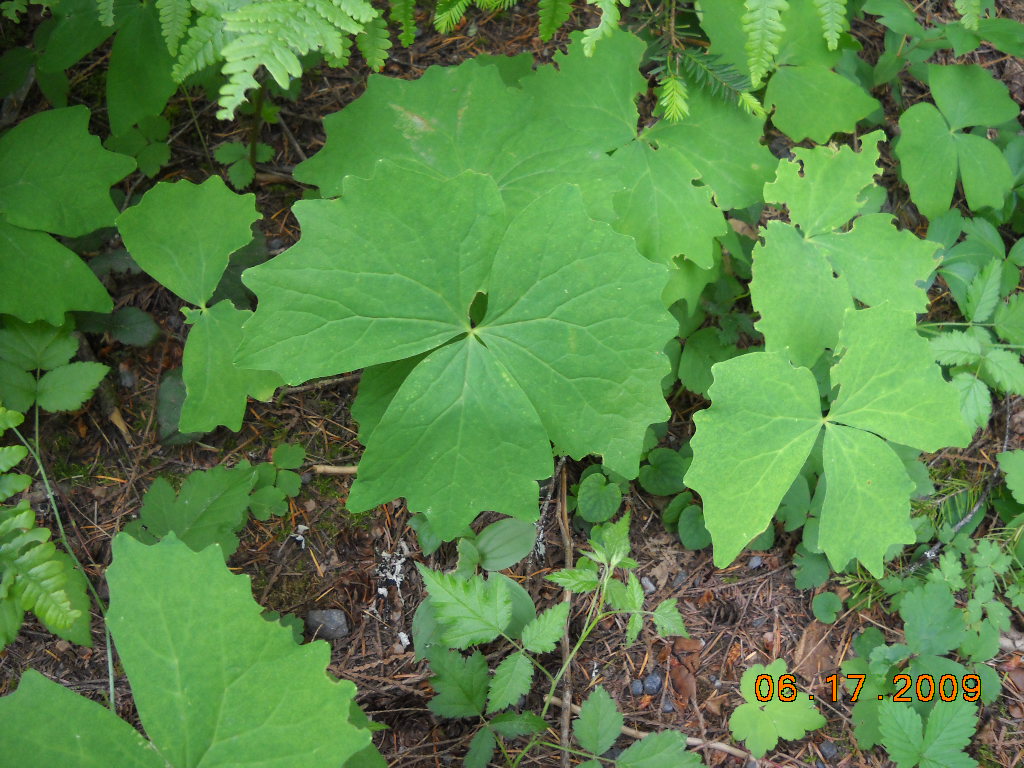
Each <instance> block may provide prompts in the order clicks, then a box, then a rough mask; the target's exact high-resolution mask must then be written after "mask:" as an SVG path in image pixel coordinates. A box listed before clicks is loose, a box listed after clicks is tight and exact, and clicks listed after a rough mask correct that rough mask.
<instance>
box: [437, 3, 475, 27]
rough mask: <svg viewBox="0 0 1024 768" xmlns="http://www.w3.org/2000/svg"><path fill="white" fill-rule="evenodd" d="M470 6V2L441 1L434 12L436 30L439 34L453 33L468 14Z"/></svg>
mask: <svg viewBox="0 0 1024 768" xmlns="http://www.w3.org/2000/svg"><path fill="white" fill-rule="evenodd" d="M469 4H470V0H439V2H438V4H437V9H436V10H435V11H434V28H435V29H436V30H437V31H438V32H451V31H452V30H453V29H455V27H457V26H458V24H459V22H460V21H461V20H462V17H463V16H464V15H465V14H466V9H467V8H469Z"/></svg>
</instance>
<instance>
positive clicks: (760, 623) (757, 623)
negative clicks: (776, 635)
mask: <svg viewBox="0 0 1024 768" xmlns="http://www.w3.org/2000/svg"><path fill="white" fill-rule="evenodd" d="M766 621H768V617H767V616H758V617H757V618H756V619H754V620H753V621H751V622H750V625H751V626H753V627H763V626H764V623H765V622H766Z"/></svg>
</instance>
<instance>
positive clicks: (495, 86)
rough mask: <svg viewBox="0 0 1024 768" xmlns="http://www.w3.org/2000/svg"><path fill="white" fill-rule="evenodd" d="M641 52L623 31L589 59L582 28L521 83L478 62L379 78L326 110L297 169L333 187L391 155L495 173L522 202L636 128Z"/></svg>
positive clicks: (573, 174) (510, 198) (583, 168)
mask: <svg viewBox="0 0 1024 768" xmlns="http://www.w3.org/2000/svg"><path fill="white" fill-rule="evenodd" d="M642 52H643V44H642V43H640V41H639V40H637V38H635V37H633V36H632V35H627V34H625V33H620V34H616V35H612V36H611V37H610V38H609V39H608V40H606V41H604V44H603V45H601V46H599V47H598V49H597V52H596V53H595V55H594V56H593V57H589V58H588V57H586V56H583V54H582V50H581V48H580V44H579V40H578V35H577V40H576V42H575V43H574V45H573V46H572V51H571V53H570V55H569V56H558V57H557V59H556V60H557V62H558V65H559V67H558V69H555V68H554V67H553V66H545V67H541V68H539V69H538V70H537V72H535V73H532V74H531V75H529V76H524V77H522V78H521V79H520V80H519V83H518V87H508V86H507V85H506V83H505V81H504V80H503V79H502V73H501V70H500V69H499V68H498V67H496V66H490V65H483V66H482V65H481V64H480V63H478V62H474V61H469V62H466V63H464V64H462V65H460V66H458V67H448V68H444V67H431V68H430V69H428V70H427V72H426V73H424V75H423V77H421V78H419V79H418V80H416V81H408V80H399V79H395V78H387V77H371V78H370V82H369V85H368V87H367V90H366V93H365V95H364V96H362V97H361V98H359V99H357V100H356V101H355V102H353V103H352V105H350V106H349V107H347V108H346V109H344V110H342V111H341V112H337V113H334V114H333V115H329V116H327V117H326V118H325V119H324V127H325V129H326V131H327V142H326V144H325V146H324V149H322V150H321V151H320V152H318V153H317V154H316V155H315V156H314V157H313V158H311V159H310V160H308V161H307V162H305V163H303V164H302V165H300V166H299V167H298V168H297V169H296V177H297V178H299V179H300V180H302V181H305V182H307V183H311V184H316V185H317V186H319V187H320V189H321V192H322V193H323V194H324V195H326V196H334V195H338V194H340V193H341V188H342V179H343V177H344V176H345V175H346V174H355V175H358V176H363V177H368V176H370V175H372V173H373V167H374V163H375V162H376V161H377V160H378V159H380V158H387V159H388V160H390V161H393V162H397V163H401V164H406V165H409V164H412V165H416V166H422V167H423V168H425V169H429V170H430V171H431V172H432V173H435V174H437V175H439V176H442V177H450V176H455V175H458V174H459V173H461V172H462V171H464V170H475V171H479V172H481V173H487V174H489V175H491V176H492V177H493V178H494V179H495V180H496V181H497V182H498V184H499V187H500V188H501V190H502V192H503V194H504V195H505V196H506V201H507V202H508V203H509V204H510V206H511V207H512V208H518V207H521V206H522V205H524V204H526V203H527V202H529V201H530V200H532V199H533V198H535V197H536V196H537V195H538V194H542V193H543V192H545V191H546V190H548V189H550V188H551V187H552V186H554V185H556V184H559V183H562V182H564V181H571V180H573V179H574V178H577V177H578V176H579V174H581V173H586V172H588V171H589V169H590V167H591V166H592V164H593V163H594V162H595V160H598V159H600V158H601V156H602V155H603V154H604V153H606V152H610V151H611V150H614V149H616V148H618V147H620V146H622V145H624V144H626V143H628V142H629V141H630V140H631V139H632V138H633V137H634V136H635V135H636V120H637V117H636V107H635V104H634V99H635V97H636V95H637V94H638V93H639V92H641V91H642V90H643V89H644V88H645V83H644V81H643V79H642V78H641V77H640V75H639V72H638V71H637V68H638V66H639V62H640V56H641V54H642Z"/></svg>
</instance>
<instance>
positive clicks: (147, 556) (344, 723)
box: [0, 535, 370, 768]
mask: <svg viewBox="0 0 1024 768" xmlns="http://www.w3.org/2000/svg"><path fill="white" fill-rule="evenodd" d="M113 548H114V563H113V565H111V566H110V569H109V570H108V572H107V575H108V580H109V583H110V596H111V600H110V609H109V613H108V621H109V626H110V631H111V634H112V635H113V636H114V640H115V642H116V643H117V650H118V653H119V654H120V657H121V662H122V663H123V665H124V670H125V672H126V673H127V675H128V678H129V679H130V680H131V685H132V693H133V694H134V696H135V703H136V706H137V708H138V712H139V719H140V720H141V721H142V725H143V727H144V728H145V731H146V734H147V735H148V737H149V740H148V741H147V740H146V739H145V738H143V737H142V735H141V734H139V733H138V732H137V731H135V730H134V729H133V728H131V727H130V726H128V724H127V723H125V722H124V721H122V720H120V719H118V718H117V717H116V716H115V715H114V714H113V713H111V712H110V711H109V710H108V709H106V708H105V707H103V706H101V705H99V704H96V703H94V702H89V701H87V700H85V699H82V698H80V697H78V696H76V695H74V694H73V693H71V692H70V691H67V690H66V689H64V688H62V687H61V686H59V685H57V684H56V683H52V682H50V681H48V680H46V679H45V678H43V677H42V676H41V675H39V674H37V673H35V672H32V671H29V672H27V673H26V674H25V676H24V678H23V679H22V682H21V685H20V686H19V688H18V690H17V691H16V692H15V693H14V694H12V695H11V696H6V697H3V698H0V720H2V721H3V723H4V739H3V740H4V758H5V759H6V761H7V762H9V763H10V764H11V765H75V766H78V767H80V768H92V767H93V766H95V767H96V768H99V767H100V766H110V765H117V766H126V767H127V768H136V767H137V766H138V767H140V768H150V767H151V766H152V767H153V768H155V767H156V766H173V767H174V768H186V767H187V766H199V765H202V766H210V768H213V767H214V766H238V765H259V766H264V767H265V768H286V767H290V766H294V768H310V767H311V766H324V768H327V766H338V765H343V764H344V763H345V761H346V760H347V759H348V758H349V757H351V756H352V755H354V754H355V753H356V752H359V751H360V750H363V749H364V748H366V747H367V745H368V744H369V740H370V737H369V731H367V730H365V729H360V728H357V727H355V726H354V725H352V724H351V723H350V722H349V712H350V708H351V706H352V697H353V695H354V694H355V686H353V685H352V683H350V682H347V681H341V682H339V681H336V680H333V679H332V678H330V677H329V676H328V675H327V673H326V671H325V668H326V667H327V664H328V663H329V662H330V647H329V646H328V645H327V644H326V643H322V642H316V643H310V644H309V645H302V646H299V645H296V644H295V641H294V639H293V638H292V633H291V631H290V630H288V629H286V628H285V627H282V626H281V625H280V624H278V623H276V622H269V621H266V620H265V619H264V618H263V617H262V616H261V611H262V608H261V607H260V605H259V604H258V603H257V602H256V601H255V600H253V599H252V594H251V592H250V586H249V580H248V579H247V578H246V577H243V576H235V575H234V574H232V573H231V572H230V571H228V570H227V569H226V568H225V567H224V560H223V557H222V555H221V553H220V552H219V551H218V549H217V548H216V547H208V548H207V549H205V550H203V551H202V552H198V553H197V552H193V551H191V550H190V549H189V548H188V547H186V546H185V545H184V544H183V543H181V542H180V541H178V540H176V539H174V538H173V536H171V537H169V538H167V539H165V540H164V541H162V542H160V543H159V544H156V545H154V546H151V547H147V546H146V545H144V544H140V543H139V542H137V541H135V540H134V539H132V538H131V537H130V536H125V535H121V536H118V537H117V538H116V539H115V540H114V547H113ZM55 723H59V727H55V725H54V724H55Z"/></svg>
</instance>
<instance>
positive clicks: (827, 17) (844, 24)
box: [814, 0, 850, 51]
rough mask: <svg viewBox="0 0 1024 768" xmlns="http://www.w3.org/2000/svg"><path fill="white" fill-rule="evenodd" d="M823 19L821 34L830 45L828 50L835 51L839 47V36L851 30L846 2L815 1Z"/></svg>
mask: <svg viewBox="0 0 1024 768" xmlns="http://www.w3.org/2000/svg"><path fill="white" fill-rule="evenodd" d="M814 5H815V7H817V9H818V16H819V17H820V18H821V32H822V34H823V35H824V36H825V42H826V43H828V49H829V50H830V51H834V50H835V49H836V48H838V47H839V36H840V35H841V34H843V32H845V31H846V30H847V29H849V28H850V22H849V19H847V18H846V0H814Z"/></svg>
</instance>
